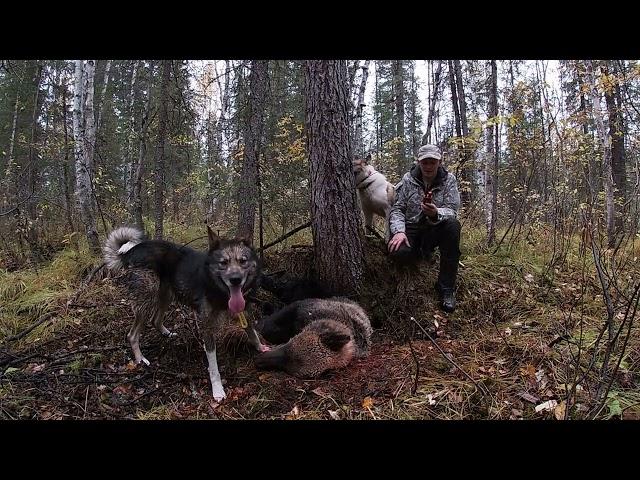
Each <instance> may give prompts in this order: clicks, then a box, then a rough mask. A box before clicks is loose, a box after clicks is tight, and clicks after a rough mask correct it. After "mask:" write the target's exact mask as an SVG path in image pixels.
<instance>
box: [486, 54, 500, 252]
mask: <svg viewBox="0 0 640 480" xmlns="http://www.w3.org/2000/svg"><path fill="white" fill-rule="evenodd" d="M490 64H491V74H490V77H489V89H490V90H489V126H488V127H487V133H488V140H489V142H488V143H489V148H490V149H489V152H490V157H491V159H492V160H493V167H492V169H491V175H488V172H487V193H486V199H487V206H488V208H487V220H488V225H487V244H488V245H489V246H492V245H493V243H494V242H495V238H496V220H497V210H498V166H499V151H500V149H499V145H500V141H499V133H500V130H499V122H498V118H497V117H498V67H497V64H496V61H495V60H491V62H490Z"/></svg>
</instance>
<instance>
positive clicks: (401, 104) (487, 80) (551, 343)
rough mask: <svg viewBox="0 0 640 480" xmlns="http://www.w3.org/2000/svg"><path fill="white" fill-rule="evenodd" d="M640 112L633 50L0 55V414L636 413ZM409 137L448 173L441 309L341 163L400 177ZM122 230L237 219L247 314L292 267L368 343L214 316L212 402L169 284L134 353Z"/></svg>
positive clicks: (169, 231)
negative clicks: (255, 329) (401, 55)
mask: <svg viewBox="0 0 640 480" xmlns="http://www.w3.org/2000/svg"><path fill="white" fill-rule="evenodd" d="M639 108H640V62H638V61H636V60H575V59H571V60H462V59H461V60H415V59H414V60H273V59H271V60H264V59H262V60H197V61H196V60H167V59H163V60H141V59H134V60H106V59H99V60H51V59H44V60H42V59H40V60H36V59H30V60H18V59H12V60H0V419H3V420H18V419H43V420H47V419H143V420H144V419H153V420H172V419H225V420H230V419H279V420H284V419H328V420H331V419H333V420H339V419H363V420H378V419H385V420H392V419H405V420H406V419H419V420H427V419H440V420H442V419H459V420H477V419H494V420H520V419H540V420H542V419H544V420H549V421H561V420H572V419H573V420H578V419H580V420H583V419H590V420H591V419H638V418H640V390H638V383H639V381H640V336H639V332H638V324H637V323H636V322H635V320H636V318H637V315H638V312H637V308H638V303H639V302H640V275H639V273H640V264H639V262H638V257H640V216H639V209H640V195H639V193H640V164H639V160H638V159H639V152H640V111H639ZM427 144H430V145H435V146H437V147H438V148H439V149H440V151H441V152H442V160H441V161H442V165H443V166H444V168H445V169H446V170H447V171H448V172H450V173H451V174H453V175H455V178H456V179H457V185H458V189H459V193H460V208H459V210H458V212H457V218H458V220H459V222H460V224H461V226H462V228H461V242H460V250H461V257H460V260H459V264H458V277H457V284H456V291H455V296H456V299H457V308H456V309H455V311H453V312H449V313H448V312H445V311H443V310H442V309H441V308H439V301H438V295H437V292H436V291H434V288H433V285H434V282H435V280H436V278H438V268H439V263H438V261H437V260H438V258H439V256H440V254H441V252H439V251H438V250H436V252H435V260H434V261H431V262H421V263H419V264H417V265H416V267H415V268H410V269H406V268H400V267H398V266H397V265H395V264H394V263H393V262H392V261H391V260H390V258H389V252H388V247H387V244H386V240H385V230H386V225H385V220H384V219H383V218H380V217H376V218H375V221H374V226H373V229H367V228H365V220H366V219H365V218H364V216H363V212H362V208H361V207H362V205H361V200H360V197H359V194H358V188H357V182H356V177H355V174H354V167H353V165H354V161H358V160H362V159H368V160H367V161H368V163H369V164H371V165H373V166H374V167H375V170H376V171H377V172H380V173H381V174H383V175H384V176H385V177H386V180H387V181H388V182H390V183H391V184H392V185H397V184H398V182H399V181H400V180H401V179H402V177H403V175H404V174H405V173H406V172H408V171H409V170H410V169H411V168H412V166H413V165H414V163H416V159H417V155H418V151H419V150H420V147H421V146H422V145H427ZM396 194H397V187H396ZM121 226H131V227H135V228H137V229H139V230H140V231H142V232H144V234H145V235H146V237H147V238H149V239H156V240H166V241H170V242H173V243H175V244H176V245H178V246H183V247H186V246H188V247H190V248H193V249H196V250H201V251H207V248H208V247H209V245H210V242H211V238H210V236H208V232H207V227H209V228H210V229H211V231H212V232H215V234H216V235H219V236H220V237H221V238H225V239H231V238H236V237H243V238H246V239H249V241H250V242H251V243H252V245H253V249H254V250H255V255H256V256H257V257H258V258H259V259H260V264H261V268H262V270H263V275H266V276H267V278H270V279H272V282H277V281H278V279H280V281H281V283H282V284H281V285H280V286H279V287H278V288H276V289H273V288H271V289H269V290H268V289H267V288H266V287H265V288H258V289H257V293H256V294H255V297H252V298H251V299H250V302H249V303H250V304H251V305H249V306H248V307H247V317H248V318H249V321H250V322H251V323H252V324H253V323H254V322H257V321H258V320H259V319H260V318H261V317H263V316H267V315H269V314H270V313H272V312H273V311H274V310H278V309H280V308H282V307H284V306H285V305H287V304H288V303H290V302H291V297H290V295H289V297H287V294H290V293H291V292H292V291H293V288H294V286H293V285H294V284H293V283H286V282H285V279H290V281H291V282H294V281H298V282H302V283H304V282H313V283H314V284H318V285H322V286H323V287H324V288H326V289H327V291H330V292H332V295H335V296H341V297H347V298H348V299H350V301H354V302H357V303H358V304H359V305H360V306H361V307H362V309H363V310H364V311H365V312H366V315H368V318H369V319H370V322H371V326H372V328H373V333H372V336H371V346H370V351H369V352H368V355H366V356H363V357H361V358H357V359H355V360H353V361H352V362H350V363H349V364H348V365H346V366H345V367H344V368H336V369H332V370H330V371H328V372H325V373H323V374H322V375H319V376H318V377H317V378H299V377H297V376H294V375H290V374H288V373H286V372H283V371H272V370H262V369H258V368H256V365H255V358H256V352H255V350H254V349H253V347H252V345H251V344H250V342H249V341H248V340H247V335H246V334H245V332H244V331H243V330H242V329H241V328H240V327H239V325H238V324H237V323H234V322H230V323H229V324H227V325H225V327H224V328H223V331H222V332H221V333H220V335H221V336H220V339H219V342H218V349H217V351H218V365H219V367H220V372H221V374H222V379H223V380H222V383H223V385H224V389H225V391H226V399H224V401H216V400H215V399H214V398H212V396H211V386H210V383H209V382H210V378H209V375H208V373H207V365H206V360H207V357H205V355H204V352H203V348H202V340H201V332H200V329H199V326H198V321H197V319H196V317H195V316H194V314H193V311H192V310H190V309H189V308H187V307H186V306H184V305H181V304H180V303H179V302H174V303H172V304H171V305H170V307H169V308H168V310H167V313H166V319H165V323H166V325H167V326H169V328H170V329H171V330H173V331H174V332H176V333H177V336H176V337H175V338H164V337H163V335H161V333H159V332H158V331H155V330H154V329H153V328H148V329H147V331H146V334H145V336H144V337H142V339H141V345H142V347H143V349H144V350H145V352H146V353H145V355H147V358H149V360H151V365H150V366H145V365H140V364H137V363H136V362H135V361H134V358H133V356H132V352H131V350H130V348H129V344H128V342H127V331H128V329H129V328H130V326H131V320H132V318H133V317H132V316H133V313H132V310H131V307H130V305H129V303H128V301H127V300H126V299H125V298H124V297H123V296H122V295H121V290H119V288H118V286H117V285H116V282H115V281H114V279H113V278H112V275H111V273H110V272H109V270H108V269H107V268H105V263H104V258H103V247H104V244H105V241H106V239H107V236H108V235H109V233H110V232H112V231H113V230H114V229H116V228H118V227H121ZM283 292H284V293H283Z"/></svg>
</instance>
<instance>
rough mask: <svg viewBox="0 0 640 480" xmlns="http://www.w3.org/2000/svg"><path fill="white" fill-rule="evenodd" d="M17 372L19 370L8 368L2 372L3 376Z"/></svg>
mask: <svg viewBox="0 0 640 480" xmlns="http://www.w3.org/2000/svg"><path fill="white" fill-rule="evenodd" d="M19 370H20V369H19V368H16V367H9V368H7V369H6V370H5V371H4V374H5V375H9V374H10V373H13V372H17V371H19Z"/></svg>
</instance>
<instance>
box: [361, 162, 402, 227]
mask: <svg viewBox="0 0 640 480" xmlns="http://www.w3.org/2000/svg"><path fill="white" fill-rule="evenodd" d="M370 161H371V155H368V156H367V158H366V159H360V158H356V159H354V160H353V173H354V174H355V176H356V188H357V189H358V196H359V197H360V205H361V207H362V213H363V214H364V226H365V230H367V231H370V232H372V231H373V215H374V214H376V215H378V216H380V217H382V218H383V219H384V221H385V237H388V236H389V232H388V226H387V223H388V222H387V221H388V219H389V211H390V210H391V207H392V206H393V202H394V201H395V188H394V186H393V185H392V184H391V183H389V182H388V181H387V178H386V177H385V176H384V175H383V174H382V173H380V172H378V171H377V170H376V169H375V168H374V167H373V165H371V164H370V163H369V162H370Z"/></svg>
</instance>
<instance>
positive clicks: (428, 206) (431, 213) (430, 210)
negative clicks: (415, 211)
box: [420, 202, 438, 221]
mask: <svg viewBox="0 0 640 480" xmlns="http://www.w3.org/2000/svg"><path fill="white" fill-rule="evenodd" d="M420 208H422V211H423V212H424V214H425V215H426V216H427V217H429V218H430V219H431V220H434V221H435V220H437V219H438V207H436V205H435V203H424V202H423V203H422V204H421V205H420Z"/></svg>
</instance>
